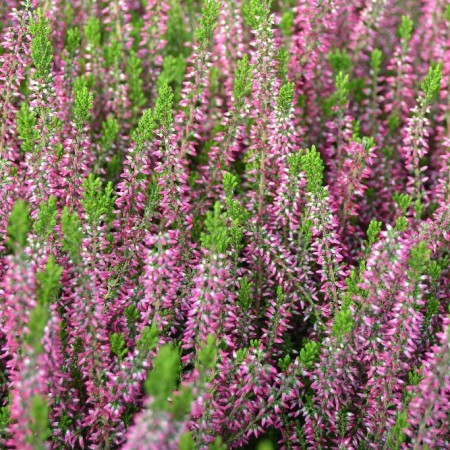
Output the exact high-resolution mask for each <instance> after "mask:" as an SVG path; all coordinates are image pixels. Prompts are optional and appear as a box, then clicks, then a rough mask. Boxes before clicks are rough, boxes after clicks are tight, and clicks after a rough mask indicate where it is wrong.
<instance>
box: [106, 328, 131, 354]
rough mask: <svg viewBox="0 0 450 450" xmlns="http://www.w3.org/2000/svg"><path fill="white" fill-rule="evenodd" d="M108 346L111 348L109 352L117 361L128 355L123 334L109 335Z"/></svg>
mask: <svg viewBox="0 0 450 450" xmlns="http://www.w3.org/2000/svg"><path fill="white" fill-rule="evenodd" d="M109 344H110V346H111V352H112V353H113V354H114V355H116V356H117V357H118V358H119V359H123V357H124V356H125V355H126V354H127V353H128V349H127V346H126V343H125V337H124V335H123V333H113V334H111V335H110V336H109Z"/></svg>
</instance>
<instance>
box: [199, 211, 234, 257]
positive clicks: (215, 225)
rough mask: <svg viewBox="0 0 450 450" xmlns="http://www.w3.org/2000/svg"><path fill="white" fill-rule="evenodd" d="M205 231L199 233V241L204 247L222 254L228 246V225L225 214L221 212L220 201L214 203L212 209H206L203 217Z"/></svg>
mask: <svg viewBox="0 0 450 450" xmlns="http://www.w3.org/2000/svg"><path fill="white" fill-rule="evenodd" d="M205 227H206V231H207V233H201V235H200V241H201V243H202V246H203V247H204V248H207V249H208V250H210V251H211V252H213V253H217V254H224V253H225V252H226V249H227V247H228V243H229V238H228V227H227V223H226V216H225V215H224V214H223V213H222V207H221V205H220V202H216V203H215V204H214V210H213V211H212V212H211V211H208V212H207V213H206V218H205Z"/></svg>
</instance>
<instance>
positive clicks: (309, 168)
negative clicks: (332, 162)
mask: <svg viewBox="0 0 450 450" xmlns="http://www.w3.org/2000/svg"><path fill="white" fill-rule="evenodd" d="M301 168H302V170H303V172H304V173H305V176H306V190H307V191H308V192H311V193H316V192H318V191H319V190H321V189H322V183H323V171H324V165H323V161H322V157H321V156H320V153H319V152H318V151H317V150H316V147H315V146H314V145H313V146H312V147H311V148H310V149H307V150H306V152H304V153H302V155H301Z"/></svg>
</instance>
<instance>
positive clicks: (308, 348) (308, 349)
mask: <svg viewBox="0 0 450 450" xmlns="http://www.w3.org/2000/svg"><path fill="white" fill-rule="evenodd" d="M319 352H320V345H319V343H317V342H316V341H306V343H305V344H304V345H303V347H302V349H301V350H300V355H299V359H300V363H301V364H302V365H303V366H304V367H305V368H306V369H310V368H312V367H313V366H314V363H315V362H316V360H317V358H318V357H319Z"/></svg>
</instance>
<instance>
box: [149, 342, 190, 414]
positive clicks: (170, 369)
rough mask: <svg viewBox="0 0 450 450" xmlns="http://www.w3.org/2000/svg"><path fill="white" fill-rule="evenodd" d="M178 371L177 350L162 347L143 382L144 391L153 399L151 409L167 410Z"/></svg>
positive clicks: (176, 381) (178, 376)
mask: <svg viewBox="0 0 450 450" xmlns="http://www.w3.org/2000/svg"><path fill="white" fill-rule="evenodd" d="M180 369H181V366H180V355H179V353H178V350H177V349H175V348H173V347H172V346H171V345H169V344H166V345H164V346H162V347H161V349H160V350H159V353H158V355H157V356H156V358H155V361H154V365H153V370H152V371H151V372H150V373H149V375H148V377H147V380H146V382H145V390H146V392H147V394H148V395H149V396H151V397H152V398H153V402H152V407H153V408H154V409H155V410H165V411H168V410H169V405H168V401H167V399H168V398H169V397H170V396H171V395H172V393H173V391H174V390H175V388H176V387H177V384H178V380H179V378H180Z"/></svg>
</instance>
